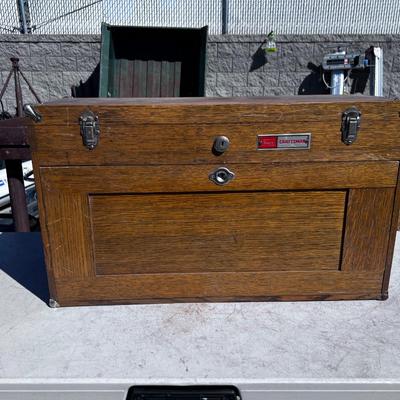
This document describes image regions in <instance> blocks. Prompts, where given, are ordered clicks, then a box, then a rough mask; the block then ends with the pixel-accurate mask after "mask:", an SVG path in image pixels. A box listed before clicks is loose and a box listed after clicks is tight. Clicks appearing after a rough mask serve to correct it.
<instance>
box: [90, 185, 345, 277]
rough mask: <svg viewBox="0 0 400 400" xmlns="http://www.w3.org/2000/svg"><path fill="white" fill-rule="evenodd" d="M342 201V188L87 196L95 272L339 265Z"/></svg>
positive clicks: (332, 267)
mask: <svg viewBox="0 0 400 400" xmlns="http://www.w3.org/2000/svg"><path fill="white" fill-rule="evenodd" d="M345 198H346V192H345V191H337V192H336V191H326V192H284V193H282V192H276V193H273V192H255V193H254V192H250V193H229V194H225V193H218V194H215V193H209V194H171V195H165V194H162V195H151V194H150V195H100V196H96V195H94V196H90V197H89V208H90V212H91V226H92V231H93V243H94V246H93V247H94V259H95V269H96V274H98V275H113V274H163V273H164V274H166V273H177V274H185V273H201V272H235V271H243V272H255V271H285V270H287V271H296V270H297V271H313V270H325V269H326V270H338V269H339V266H340V251H341V239H342V229H343V218H344V207H345ZM105 211H106V212H105Z"/></svg>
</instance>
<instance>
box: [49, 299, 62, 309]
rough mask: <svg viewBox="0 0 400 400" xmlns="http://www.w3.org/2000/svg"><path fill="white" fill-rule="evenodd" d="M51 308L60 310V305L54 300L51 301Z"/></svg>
mask: <svg viewBox="0 0 400 400" xmlns="http://www.w3.org/2000/svg"><path fill="white" fill-rule="evenodd" d="M49 307H50V308H59V307H60V305H59V304H58V303H57V301H56V300H54V299H49Z"/></svg>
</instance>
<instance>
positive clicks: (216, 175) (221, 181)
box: [209, 167, 235, 185]
mask: <svg viewBox="0 0 400 400" xmlns="http://www.w3.org/2000/svg"><path fill="white" fill-rule="evenodd" d="M234 177H235V174H234V173H233V172H232V171H229V169H228V168H225V167H220V168H218V169H216V170H215V171H214V172H213V173H211V174H210V175H209V179H210V180H211V181H213V182H214V183H215V184H216V185H226V184H227V183H228V182H230V181H231V180H232V179H233V178H234Z"/></svg>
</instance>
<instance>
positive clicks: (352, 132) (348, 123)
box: [341, 107, 361, 145]
mask: <svg viewBox="0 0 400 400" xmlns="http://www.w3.org/2000/svg"><path fill="white" fill-rule="evenodd" d="M360 125H361V112H360V111H359V110H358V109H357V108H356V107H350V108H348V109H347V110H346V111H345V112H344V113H343V114H342V128H341V130H342V142H343V143H344V144H347V145H349V144H352V143H354V142H355V141H356V139H357V133H358V131H359V129H360Z"/></svg>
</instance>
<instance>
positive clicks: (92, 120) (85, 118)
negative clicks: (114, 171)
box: [79, 110, 100, 150]
mask: <svg viewBox="0 0 400 400" xmlns="http://www.w3.org/2000/svg"><path fill="white" fill-rule="evenodd" d="M79 124H80V126H81V136H82V140H83V144H84V146H86V147H87V148H88V149H89V150H93V149H94V148H95V147H96V146H97V144H98V142H99V135H100V128H99V117H98V116H97V115H96V114H94V113H93V112H92V111H90V110H87V111H84V112H83V113H82V114H81V116H80V117H79Z"/></svg>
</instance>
